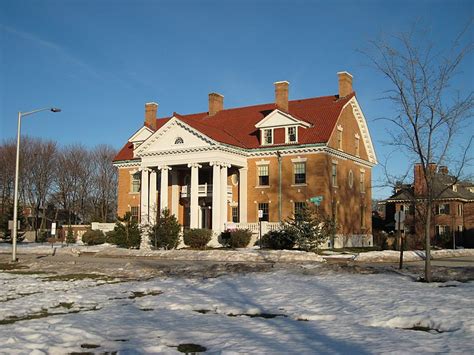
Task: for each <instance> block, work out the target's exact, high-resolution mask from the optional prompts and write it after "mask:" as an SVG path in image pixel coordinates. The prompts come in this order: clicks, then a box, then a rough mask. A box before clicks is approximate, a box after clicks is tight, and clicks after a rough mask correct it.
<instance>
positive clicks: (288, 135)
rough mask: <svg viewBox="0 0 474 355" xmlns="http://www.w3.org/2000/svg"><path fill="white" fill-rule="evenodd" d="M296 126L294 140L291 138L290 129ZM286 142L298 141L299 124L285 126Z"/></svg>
mask: <svg viewBox="0 0 474 355" xmlns="http://www.w3.org/2000/svg"><path fill="white" fill-rule="evenodd" d="M291 128H294V129H295V140H294V141H292V140H290V129H291ZM285 137H286V139H285V142H286V143H298V126H289V127H285Z"/></svg>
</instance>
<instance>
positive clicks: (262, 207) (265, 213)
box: [258, 203, 269, 222]
mask: <svg viewBox="0 0 474 355" xmlns="http://www.w3.org/2000/svg"><path fill="white" fill-rule="evenodd" d="M258 209H259V210H262V211H263V216H262V218H260V220H261V221H266V222H268V221H269V218H268V203H259V204H258Z"/></svg>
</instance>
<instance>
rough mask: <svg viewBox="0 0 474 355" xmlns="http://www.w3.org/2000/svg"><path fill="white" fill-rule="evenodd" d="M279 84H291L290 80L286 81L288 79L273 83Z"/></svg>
mask: <svg viewBox="0 0 474 355" xmlns="http://www.w3.org/2000/svg"><path fill="white" fill-rule="evenodd" d="M277 84H287V85H290V82H289V81H286V80H282V81H275V82H274V83H273V85H277Z"/></svg>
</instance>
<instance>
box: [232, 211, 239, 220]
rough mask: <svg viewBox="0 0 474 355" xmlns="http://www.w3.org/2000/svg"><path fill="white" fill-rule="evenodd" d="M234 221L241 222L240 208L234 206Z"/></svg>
mask: <svg viewBox="0 0 474 355" xmlns="http://www.w3.org/2000/svg"><path fill="white" fill-rule="evenodd" d="M232 222H234V223H238V222H239V208H238V207H232Z"/></svg>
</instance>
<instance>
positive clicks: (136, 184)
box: [130, 173, 140, 193]
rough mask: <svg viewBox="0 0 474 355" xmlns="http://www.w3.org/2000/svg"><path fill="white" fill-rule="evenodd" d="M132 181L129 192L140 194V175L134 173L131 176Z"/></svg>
mask: <svg viewBox="0 0 474 355" xmlns="http://www.w3.org/2000/svg"><path fill="white" fill-rule="evenodd" d="M131 178H132V181H131V185H132V186H131V187H130V192H133V193H136V192H140V173H134V174H132V175H131Z"/></svg>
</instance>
